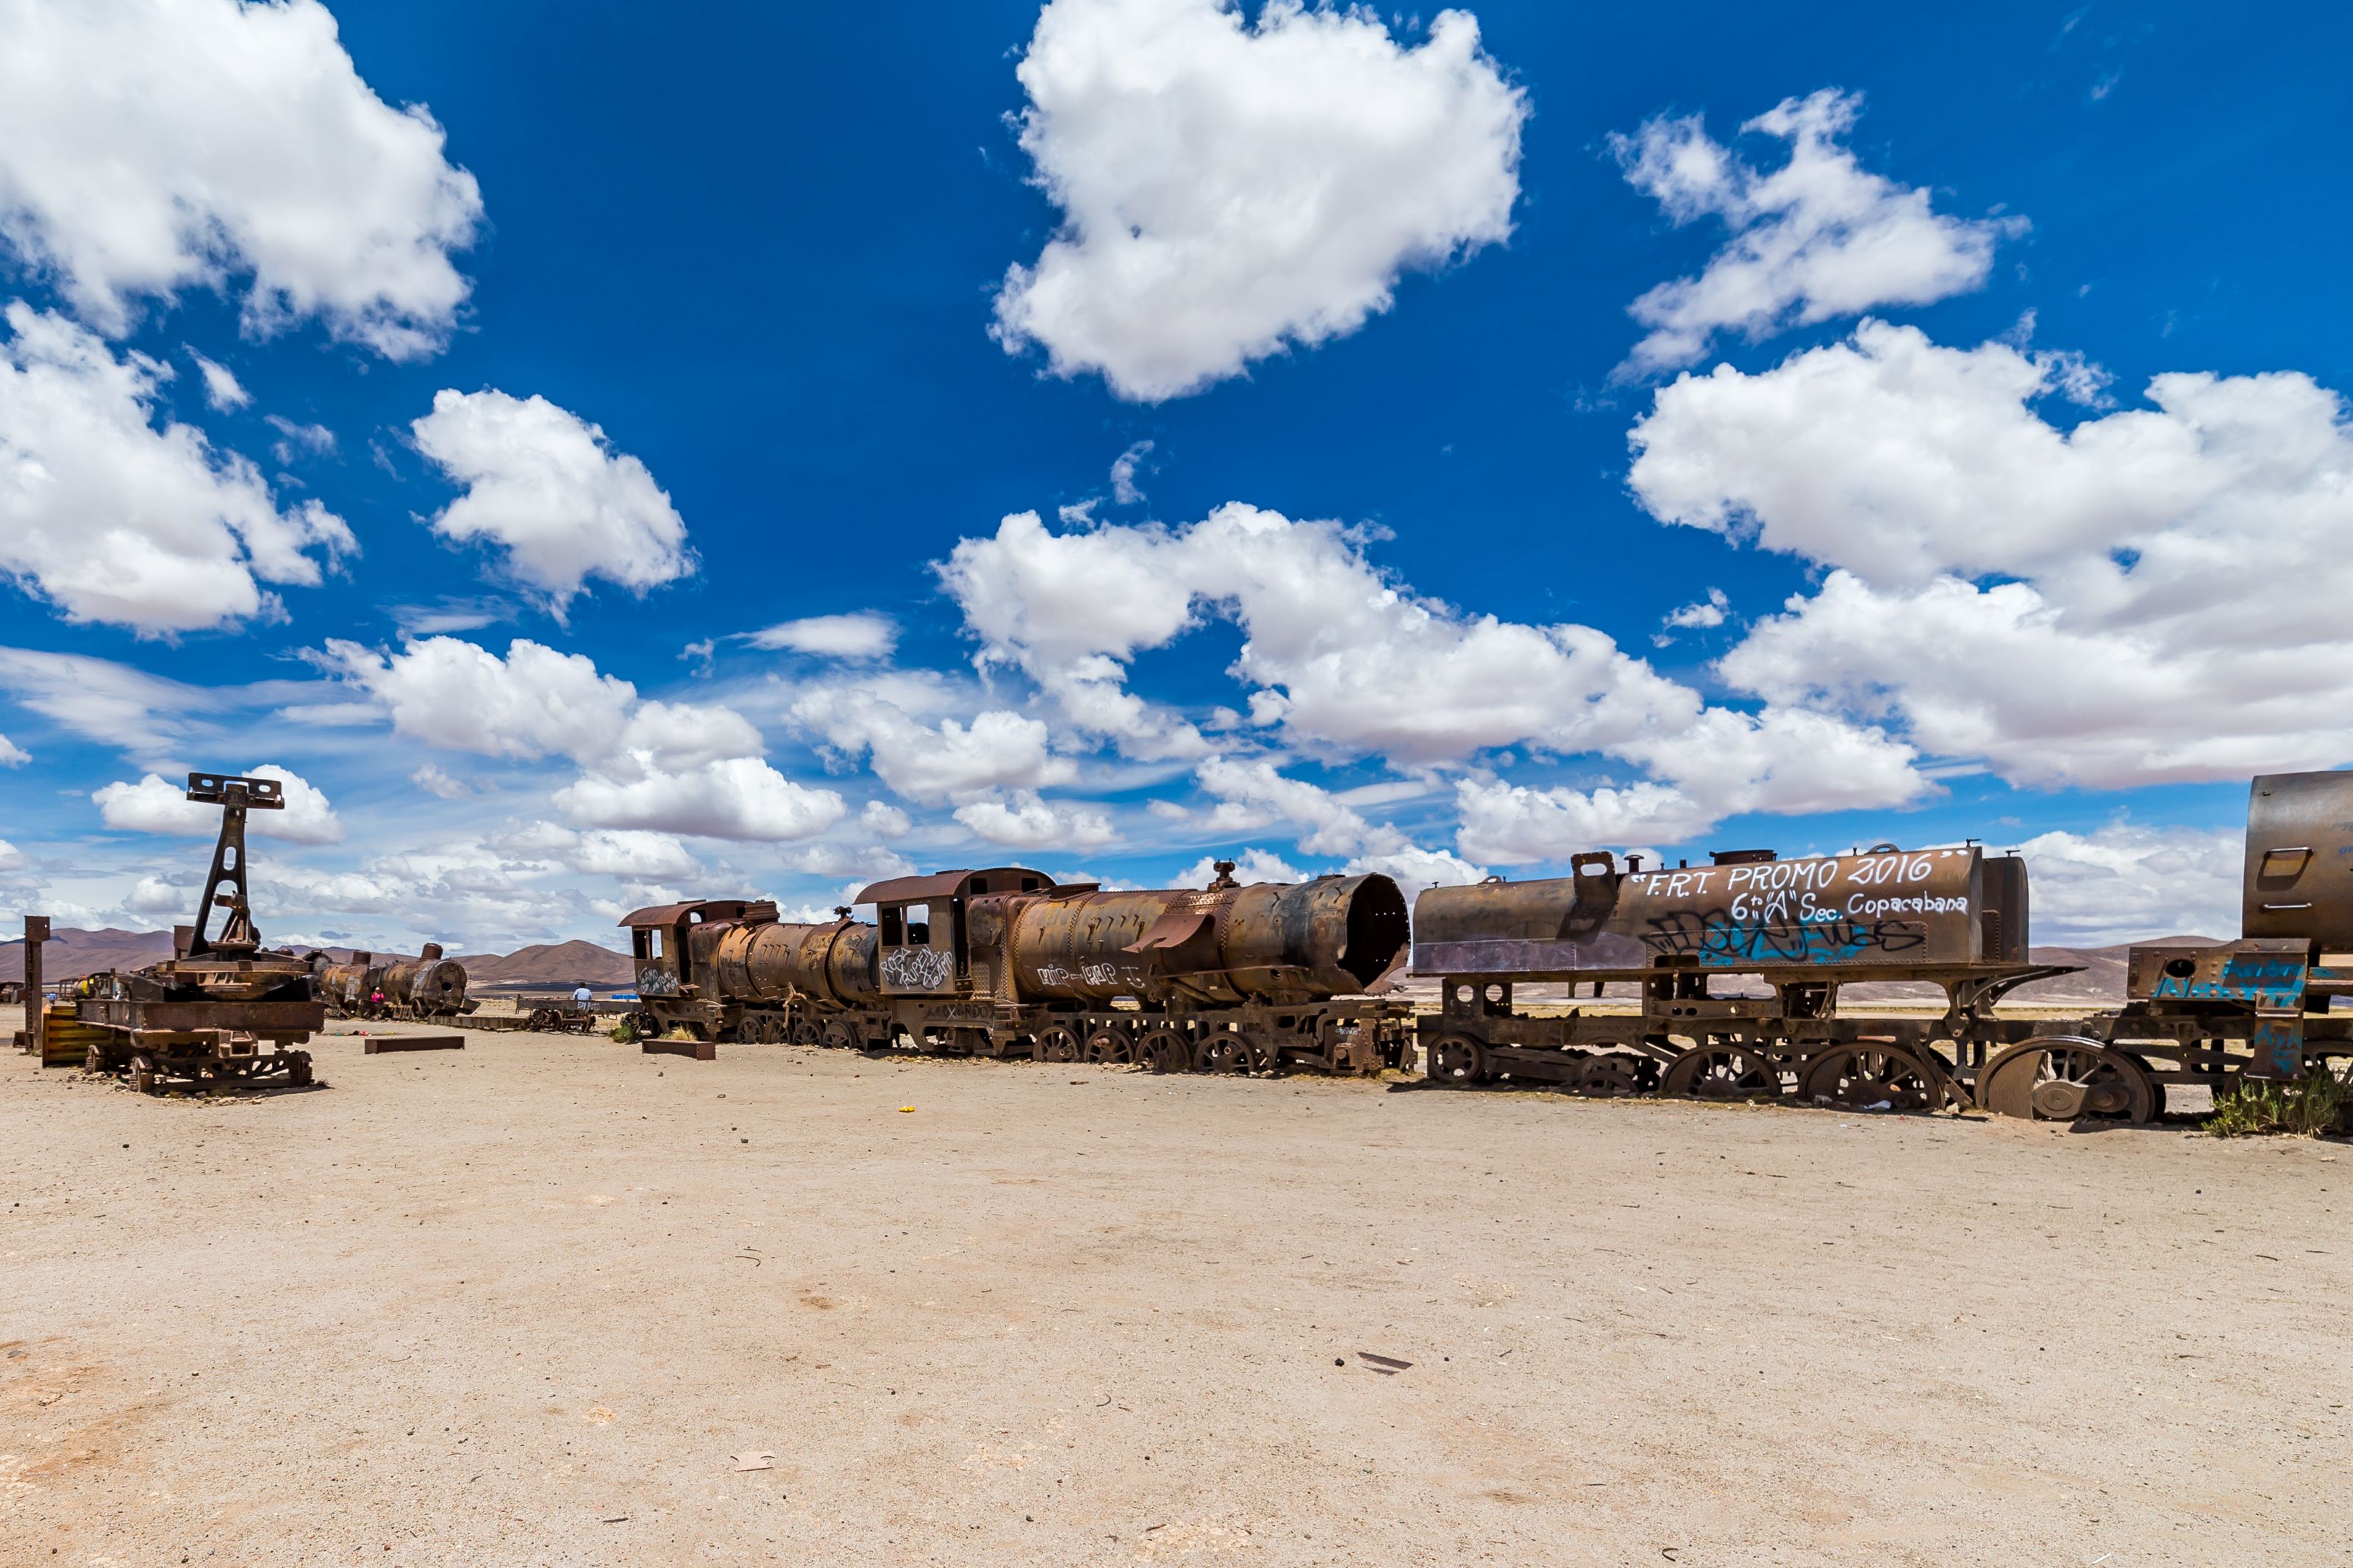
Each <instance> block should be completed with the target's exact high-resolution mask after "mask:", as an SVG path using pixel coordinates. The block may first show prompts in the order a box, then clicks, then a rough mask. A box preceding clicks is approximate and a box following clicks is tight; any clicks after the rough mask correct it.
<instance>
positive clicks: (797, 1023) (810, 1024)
mask: <svg viewBox="0 0 2353 1568" xmlns="http://www.w3.org/2000/svg"><path fill="white" fill-rule="evenodd" d="M792 1036H793V1044H795V1045H797V1046H821V1045H823V1044H825V1031H824V1030H823V1029H822V1028H820V1027H818V1021H817V1020H816V1019H815V1018H797V1019H795V1020H794V1021H793V1028H792Z"/></svg>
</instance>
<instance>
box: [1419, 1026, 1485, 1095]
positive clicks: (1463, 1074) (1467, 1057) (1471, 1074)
mask: <svg viewBox="0 0 2353 1568" xmlns="http://www.w3.org/2000/svg"><path fill="white" fill-rule="evenodd" d="M1486 1076H1487V1047H1484V1046H1482V1045H1481V1044H1480V1043H1479V1042H1478V1041H1476V1040H1474V1039H1472V1037H1470V1036H1468V1035H1441V1036H1440V1037H1439V1039H1438V1042H1437V1043H1436V1044H1435V1045H1433V1046H1431V1047H1430V1082H1432V1083H1442V1084H1446V1085H1448V1086H1450V1087H1453V1088H1461V1087H1463V1086H1465V1085H1469V1084H1474V1083H1477V1082H1478V1081H1479V1080H1480V1079H1482V1078H1485V1077H1486Z"/></svg>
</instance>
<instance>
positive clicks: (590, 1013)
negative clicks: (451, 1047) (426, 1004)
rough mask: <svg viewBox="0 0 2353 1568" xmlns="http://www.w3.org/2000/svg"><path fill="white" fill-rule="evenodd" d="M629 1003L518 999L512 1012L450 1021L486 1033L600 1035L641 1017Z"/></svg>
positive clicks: (566, 998) (475, 1013)
mask: <svg viewBox="0 0 2353 1568" xmlns="http://www.w3.org/2000/svg"><path fill="white" fill-rule="evenodd" d="M637 1011H638V1008H637V1005H636V1004H635V1003H629V1002H591V1003H589V1004H588V1005H586V1006H585V1007H584V1006H582V1005H580V1004H579V1003H577V1002H575V1001H574V1000H573V999H572V998H571V997H569V996H518V997H516V998H515V999H514V1011H513V1012H512V1013H493V1012H491V1011H489V1010H488V1009H480V1010H474V1009H469V1010H468V1011H467V1012H465V1013H463V1014H461V1015H459V1016H456V1017H453V1018H451V1019H449V1020H448V1021H449V1022H450V1023H453V1024H455V1025H457V1026H459V1028H461V1029H480V1030H482V1031H484V1032H485V1033H498V1032H501V1031H505V1032H512V1033H522V1032H526V1031H528V1032H530V1033H533V1034H541V1035H600V1034H603V1033H605V1032H606V1031H607V1030H608V1029H611V1028H612V1027H614V1026H616V1025H617V1024H619V1023H621V1022H622V1021H624V1020H625V1019H628V1018H632V1017H634V1016H636V1015H637Z"/></svg>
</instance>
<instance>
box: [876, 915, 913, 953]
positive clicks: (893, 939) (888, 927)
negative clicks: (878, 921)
mask: <svg viewBox="0 0 2353 1568" xmlns="http://www.w3.org/2000/svg"><path fill="white" fill-rule="evenodd" d="M879 912H880V913H881V917H882V945H883V946H884V947H897V946H899V945H900V944H901V943H902V942H905V941H906V940H907V939H906V937H905V936H904V934H902V929H901V927H900V924H899V910H898V909H897V907H896V906H895V905H894V906H893V907H892V908H890V909H887V910H881V911H879Z"/></svg>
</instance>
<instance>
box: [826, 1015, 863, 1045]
mask: <svg viewBox="0 0 2353 1568" xmlns="http://www.w3.org/2000/svg"><path fill="white" fill-rule="evenodd" d="M825 1043H826V1044H827V1045H828V1046H829V1047H832V1048H833V1049H835V1050H837V1051H849V1050H855V1049H857V1048H858V1043H859V1042H858V1031H857V1030H856V1029H853V1028H851V1027H850V1026H849V1019H847V1018H836V1019H834V1020H832V1021H831V1022H830V1023H828V1024H827V1025H826V1026H825Z"/></svg>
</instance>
